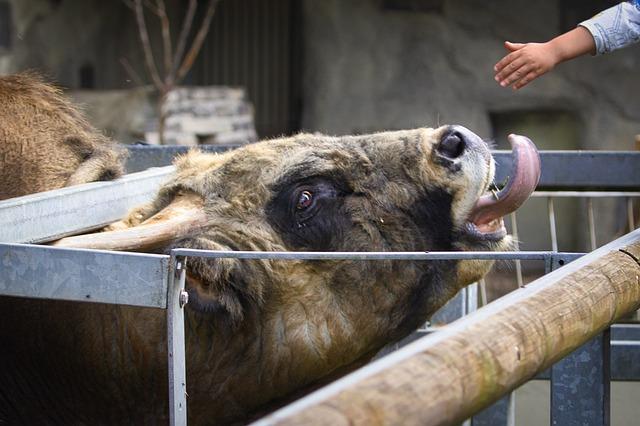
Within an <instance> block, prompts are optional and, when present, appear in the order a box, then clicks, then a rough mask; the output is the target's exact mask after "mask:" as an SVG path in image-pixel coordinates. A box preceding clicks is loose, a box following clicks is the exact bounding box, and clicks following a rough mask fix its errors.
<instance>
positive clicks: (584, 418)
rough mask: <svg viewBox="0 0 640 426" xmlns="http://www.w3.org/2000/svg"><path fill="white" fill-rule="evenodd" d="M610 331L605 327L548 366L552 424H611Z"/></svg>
mask: <svg viewBox="0 0 640 426" xmlns="http://www.w3.org/2000/svg"><path fill="white" fill-rule="evenodd" d="M609 336H610V332H609V329H607V330H605V331H604V332H603V333H602V334H600V335H599V336H596V337H595V338H593V339H592V340H590V341H589V342H587V343H586V344H585V345H583V346H582V347H580V348H579V349H577V350H576V351H575V352H574V353H572V354H571V355H569V356H568V357H566V358H564V359H562V360H561V361H559V362H558V363H556V364H555V365H554V366H553V367H552V369H551V424H553V425H562V426H565V425H566V426H591V425H593V426H608V425H609V424H610V413H609V406H610V378H611V377H610V368H609V362H610V356H609V354H610V348H611V344H610V339H609Z"/></svg>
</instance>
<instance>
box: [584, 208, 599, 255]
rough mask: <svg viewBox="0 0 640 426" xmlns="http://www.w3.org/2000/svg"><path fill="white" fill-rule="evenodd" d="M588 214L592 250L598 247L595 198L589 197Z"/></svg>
mask: <svg viewBox="0 0 640 426" xmlns="http://www.w3.org/2000/svg"><path fill="white" fill-rule="evenodd" d="M587 214H588V218H589V240H590V241H591V250H595V249H596V248H598V244H597V242H596V223H595V219H594V216H593V199H592V198H587Z"/></svg>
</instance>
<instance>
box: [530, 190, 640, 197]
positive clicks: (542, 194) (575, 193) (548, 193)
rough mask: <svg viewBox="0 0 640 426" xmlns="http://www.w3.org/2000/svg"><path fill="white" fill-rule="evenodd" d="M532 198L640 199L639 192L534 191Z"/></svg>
mask: <svg viewBox="0 0 640 426" xmlns="http://www.w3.org/2000/svg"><path fill="white" fill-rule="evenodd" d="M531 196H532V197H558V198H583V197H591V198H618V197H640V192H638V191H534V192H533V193H532V194H531Z"/></svg>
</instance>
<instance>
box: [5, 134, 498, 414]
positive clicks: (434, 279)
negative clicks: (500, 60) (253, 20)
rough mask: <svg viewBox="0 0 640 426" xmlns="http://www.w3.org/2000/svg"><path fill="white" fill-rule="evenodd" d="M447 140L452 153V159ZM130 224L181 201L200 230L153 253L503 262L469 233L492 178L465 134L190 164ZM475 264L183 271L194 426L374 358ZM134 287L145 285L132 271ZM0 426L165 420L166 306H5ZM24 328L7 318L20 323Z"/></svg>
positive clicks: (285, 147) (477, 273)
mask: <svg viewBox="0 0 640 426" xmlns="http://www.w3.org/2000/svg"><path fill="white" fill-rule="evenodd" d="M452 131H456V132H459V133H460V134H462V135H463V136H464V140H465V146H464V151H463V152H461V153H460V154H459V156H458V155H457V154H456V158H447V157H446V155H442V153H441V152H440V151H439V147H440V142H441V140H443V139H444V138H445V136H446V135H447V134H449V133H450V132H452ZM177 166H178V171H177V174H176V177H175V179H173V180H172V181H171V182H170V183H168V184H166V185H165V186H164V187H163V188H162V189H161V190H160V193H159V195H158V197H157V199H156V200H155V201H154V202H152V203H150V204H149V205H146V206H142V207H140V208H138V209H136V210H135V211H134V212H133V213H132V214H131V215H130V216H129V218H128V219H127V221H126V223H128V225H129V226H136V225H138V224H140V223H142V222H143V221H144V220H146V219H147V218H149V217H151V216H152V215H154V214H155V213H156V212H158V211H160V210H161V209H162V208H163V207H165V206H167V205H168V204H170V203H172V202H173V201H174V200H175V199H176V198H181V197H183V196H184V195H188V196H189V197H197V198H199V199H200V200H201V203H200V204H201V205H204V210H205V212H206V214H207V217H208V225H207V226H206V227H205V229H204V230H202V229H201V230H198V232H193V233H191V234H190V235H187V236H186V237H185V238H184V239H182V240H180V241H174V242H173V243H172V244H170V245H169V246H168V247H164V248H163V249H162V251H163V252H167V251H168V250H170V249H171V248H172V247H190V248H199V249H214V250H215V249H218V250H228V249H233V250H312V251H313V250H329V251H430V250H466V249H486V250H503V249H505V248H507V247H508V245H509V238H508V237H507V238H503V239H499V240H498V239H493V240H486V239H482V238H478V237H477V236H475V237H474V236H473V235H469V234H468V233H466V232H465V223H466V220H467V217H468V215H469V212H470V211H471V209H472V206H473V205H474V203H475V200H477V198H478V197H479V196H480V195H481V194H483V193H484V191H485V190H486V189H487V187H488V186H489V184H490V182H491V180H492V178H493V163H492V160H491V157H490V155H489V151H488V149H487V147H486V146H485V145H484V143H483V142H482V141H481V140H480V139H479V138H478V137H477V136H476V135H474V134H473V133H471V132H469V131H467V130H465V129H462V128H450V127H443V128H439V129H416V130H408V131H399V132H388V133H379V134H374V135H365V136H347V137H340V138H334V137H327V136H319V135H306V134H305V135H298V136H296V137H293V138H287V139H280V140H274V141H268V142H263V143H258V144H255V145H251V146H247V147H243V148H241V149H238V150H236V151H233V152H230V153H226V154H223V155H208V154H200V153H196V152H194V153H191V154H189V155H187V156H185V157H183V158H182V159H180V160H179V161H178V162H177ZM489 267H490V262H480V261H460V262H458V261H431V262H425V261H422V262H420V261H375V262H374V261H355V260H354V261H275V260H257V261H256V260H254V261H241V260H232V259H219V260H214V259H199V258H190V259H188V261H187V269H188V272H187V276H188V278H187V284H186V285H187V290H188V291H189V294H190V298H189V304H188V305H187V306H186V333H187V336H186V337H187V375H188V377H187V392H188V404H189V406H188V414H189V421H190V423H191V424H194V425H195V424H197V425H200V424H222V423H234V422H242V421H246V420H247V419H250V418H252V417H253V416H255V415H256V413H264V412H265V411H266V410H269V409H271V408H273V407H274V406H275V405H277V404H279V403H281V402H282V401H286V400H287V399H290V398H291V397H292V395H296V394H299V393H300V392H301V391H304V390H305V389H309V388H310V387H313V386H317V385H318V384H319V383H323V382H326V381H327V380H329V379H331V378H335V377H337V376H339V375H341V374H344V373H346V372H348V371H350V370H352V369H354V368H356V367H357V366H359V365H361V364H362V363H364V362H366V361H367V360H368V359H370V358H371V357H372V356H373V355H374V354H375V353H376V351H378V350H379V349H380V348H381V347H383V346H384V345H385V344H387V343H390V342H393V341H396V340H398V339H400V338H402V337H404V336H406V335H407V334H408V333H410V332H411V331H412V330H414V329H415V328H416V327H418V326H419V325H420V324H421V323H422V322H423V321H425V319H427V318H428V317H429V315H430V314H432V313H433V312H434V311H435V310H436V309H437V308H438V307H440V306H441V305H442V304H443V303H444V302H445V301H446V300H447V299H448V298H449V297H451V296H452V295H454V294H455V293H456V292H457V291H458V290H459V289H460V288H461V287H462V286H464V285H466V284H468V283H470V282H471V281H473V280H475V279H477V278H479V277H481V276H482V275H483V274H484V273H486V272H487V270H488V268H489ZM141 278H142V277H141ZM0 311H2V312H3V314H4V315H6V316H7V317H8V318H16V320H15V321H11V322H4V324H2V323H0V342H3V348H4V349H3V350H2V351H0V422H2V420H5V421H6V422H7V423H9V424H12V423H27V424H28V423H32V424H33V423H60V424H79V423H87V424H94V423H96V422H97V423H106V424H122V423H127V424H160V423H161V422H166V415H167V389H166V383H167V382H166V375H167V372H166V341H165V338H164V334H165V320H164V312H163V311H160V310H152V309H149V310H145V309H136V308H130V307H112V306H103V305H92V306H89V304H82V303H78V304H75V303H66V302H58V303H52V302H40V301H30V302H25V303H19V304H18V303H16V302H15V301H14V300H6V299H5V300H2V299H0ZM18 319H19V320H18Z"/></svg>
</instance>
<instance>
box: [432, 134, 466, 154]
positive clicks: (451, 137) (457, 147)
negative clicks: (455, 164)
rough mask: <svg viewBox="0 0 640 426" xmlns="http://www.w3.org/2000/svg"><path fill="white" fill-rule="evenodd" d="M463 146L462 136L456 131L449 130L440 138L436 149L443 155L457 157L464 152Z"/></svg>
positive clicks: (464, 145)
mask: <svg viewBox="0 0 640 426" xmlns="http://www.w3.org/2000/svg"><path fill="white" fill-rule="evenodd" d="M465 147H466V143H465V140H464V137H463V136H462V135H461V134H460V133H458V132H451V133H449V134H447V135H446V136H445V137H444V138H442V140H441V141H440V144H439V145H438V147H437V148H436V149H437V150H438V152H439V153H440V154H441V155H442V156H444V157H447V158H458V157H460V156H461V155H462V153H463V152H464V149H465Z"/></svg>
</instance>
